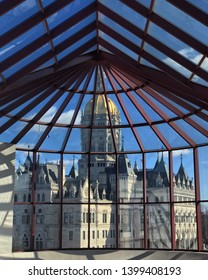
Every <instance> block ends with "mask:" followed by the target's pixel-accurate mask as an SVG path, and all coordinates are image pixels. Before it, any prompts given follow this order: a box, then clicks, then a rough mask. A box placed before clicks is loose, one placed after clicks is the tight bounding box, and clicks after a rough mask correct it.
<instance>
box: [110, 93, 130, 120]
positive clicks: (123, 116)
mask: <svg viewBox="0 0 208 280" xmlns="http://www.w3.org/2000/svg"><path fill="white" fill-rule="evenodd" d="M109 98H110V99H111V100H112V101H113V103H114V104H115V105H116V108H117V109H118V111H119V114H120V118H121V124H123V125H126V124H128V121H127V119H126V116H125V114H124V112H123V109H122V107H121V105H120V103H119V101H118V99H117V96H116V95H115V94H110V95H109Z"/></svg>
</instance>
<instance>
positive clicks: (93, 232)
mask: <svg viewBox="0 0 208 280" xmlns="http://www.w3.org/2000/svg"><path fill="white" fill-rule="evenodd" d="M92 239H95V231H94V230H93V231H92Z"/></svg>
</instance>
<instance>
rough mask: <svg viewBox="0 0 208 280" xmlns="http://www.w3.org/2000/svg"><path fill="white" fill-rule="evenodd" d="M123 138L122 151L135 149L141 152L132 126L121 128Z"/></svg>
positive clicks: (121, 142)
mask: <svg viewBox="0 0 208 280" xmlns="http://www.w3.org/2000/svg"><path fill="white" fill-rule="evenodd" d="M121 135H122V139H121V141H120V144H121V151H122V150H123V151H128V152H129V151H134V152H139V151H141V149H140V147H139V144H138V142H137V140H136V138H135V135H134V133H133V132H132V129H130V128H122V129H121Z"/></svg>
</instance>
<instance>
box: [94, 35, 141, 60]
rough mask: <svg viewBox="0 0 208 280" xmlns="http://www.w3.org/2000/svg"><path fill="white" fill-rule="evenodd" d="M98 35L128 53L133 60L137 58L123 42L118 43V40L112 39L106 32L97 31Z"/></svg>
mask: <svg viewBox="0 0 208 280" xmlns="http://www.w3.org/2000/svg"><path fill="white" fill-rule="evenodd" d="M99 36H100V37H101V38H103V39H104V40H105V41H107V42H109V43H110V44H111V45H113V46H115V47H116V48H117V49H119V50H120V51H122V52H123V53H125V54H126V55H128V56H129V57H131V58H133V59H134V60H138V54H136V53H135V52H133V51H131V50H130V49H129V48H127V47H126V46H124V45H123V44H121V43H119V42H118V41H116V40H114V39H113V38H112V37H110V36H108V35H107V34H106V33H104V32H102V31H99Z"/></svg>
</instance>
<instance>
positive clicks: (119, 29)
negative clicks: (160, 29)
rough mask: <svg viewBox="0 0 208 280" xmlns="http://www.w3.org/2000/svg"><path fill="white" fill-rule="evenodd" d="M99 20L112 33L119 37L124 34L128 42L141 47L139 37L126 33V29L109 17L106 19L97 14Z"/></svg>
mask: <svg viewBox="0 0 208 280" xmlns="http://www.w3.org/2000/svg"><path fill="white" fill-rule="evenodd" d="M99 20H100V21H101V22H102V23H104V24H105V25H107V26H108V27H110V28H111V29H113V30H114V31H116V32H117V33H119V34H120V35H122V36H124V34H125V38H126V39H128V40H129V41H130V42H132V43H134V44H135V45H137V46H141V42H142V40H141V39H140V38H139V37H137V36H136V35H134V34H133V33H131V32H130V31H128V30H127V29H126V28H124V27H123V26H121V25H119V24H118V23H116V22H115V21H113V20H112V19H110V18H109V17H106V16H105V15H103V14H101V13H99Z"/></svg>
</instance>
